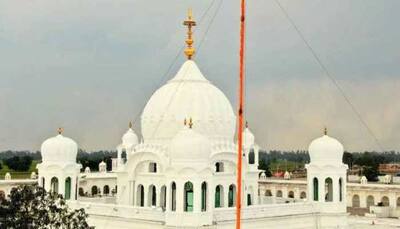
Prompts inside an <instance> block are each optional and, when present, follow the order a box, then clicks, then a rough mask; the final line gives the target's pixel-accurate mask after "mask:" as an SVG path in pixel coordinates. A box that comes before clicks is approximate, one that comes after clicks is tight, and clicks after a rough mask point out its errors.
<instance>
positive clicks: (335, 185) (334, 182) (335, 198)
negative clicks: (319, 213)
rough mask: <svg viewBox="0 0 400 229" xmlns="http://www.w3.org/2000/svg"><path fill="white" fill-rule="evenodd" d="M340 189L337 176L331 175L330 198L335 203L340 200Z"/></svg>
mask: <svg viewBox="0 0 400 229" xmlns="http://www.w3.org/2000/svg"><path fill="white" fill-rule="evenodd" d="M339 192H340V190H339V177H335V176H333V177H332V195H333V196H332V200H333V202H335V203H339V202H340V199H339V198H340V197H339V195H340V193H339Z"/></svg>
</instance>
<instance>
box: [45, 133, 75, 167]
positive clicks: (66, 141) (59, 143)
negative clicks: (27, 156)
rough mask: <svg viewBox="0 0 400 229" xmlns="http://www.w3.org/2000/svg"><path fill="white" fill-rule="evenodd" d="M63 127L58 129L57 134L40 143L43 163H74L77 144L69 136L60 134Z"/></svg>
mask: <svg viewBox="0 0 400 229" xmlns="http://www.w3.org/2000/svg"><path fill="white" fill-rule="evenodd" d="M62 132H63V129H62V128H59V129H58V135H57V136H55V137H52V138H49V139H47V140H46V141H44V142H43V143H42V146H41V154H42V162H43V163H58V164H60V163H61V164H69V163H76V156H77V153H78V145H77V144H76V142H75V141H74V140H72V139H70V138H67V137H64V136H63V135H62Z"/></svg>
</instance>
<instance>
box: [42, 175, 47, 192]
mask: <svg viewBox="0 0 400 229" xmlns="http://www.w3.org/2000/svg"><path fill="white" fill-rule="evenodd" d="M45 183H46V180H45V179H44V177H42V188H43V189H44V187H45V186H44V185H45Z"/></svg>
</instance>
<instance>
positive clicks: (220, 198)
mask: <svg viewBox="0 0 400 229" xmlns="http://www.w3.org/2000/svg"><path fill="white" fill-rule="evenodd" d="M223 206H224V187H222V185H218V186H217V187H215V207H216V208H220V207H223Z"/></svg>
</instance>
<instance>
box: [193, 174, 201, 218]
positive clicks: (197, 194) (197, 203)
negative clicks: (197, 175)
mask: <svg viewBox="0 0 400 229" xmlns="http://www.w3.org/2000/svg"><path fill="white" fill-rule="evenodd" d="M193 195H194V197H193V204H194V206H193V212H196V213H197V212H201V183H200V182H194V183H193Z"/></svg>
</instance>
